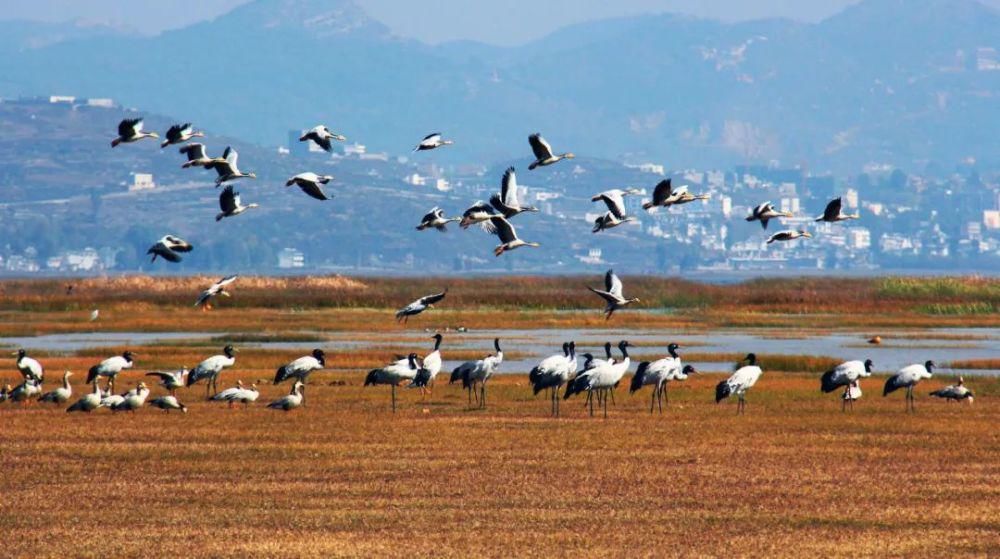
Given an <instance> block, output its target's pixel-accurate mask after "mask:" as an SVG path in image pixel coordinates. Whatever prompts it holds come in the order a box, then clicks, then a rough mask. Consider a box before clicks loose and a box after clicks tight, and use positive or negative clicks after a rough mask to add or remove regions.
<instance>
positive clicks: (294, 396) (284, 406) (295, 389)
mask: <svg viewBox="0 0 1000 559" xmlns="http://www.w3.org/2000/svg"><path fill="white" fill-rule="evenodd" d="M303 386H305V385H304V384H302V381H300V380H297V381H295V384H293V385H292V391H291V392H290V393H289V394H287V395H285V396H282V397H281V398H278V399H277V400H275V401H273V402H271V403H270V404H268V405H267V407H268V408H269V409H272V410H282V411H291V410H294V409H295V408H297V407H299V406H301V405H302V400H303V397H302V387H303Z"/></svg>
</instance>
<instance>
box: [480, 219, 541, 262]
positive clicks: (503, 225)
mask: <svg viewBox="0 0 1000 559" xmlns="http://www.w3.org/2000/svg"><path fill="white" fill-rule="evenodd" d="M490 223H491V224H492V226H493V232H494V234H495V235H496V236H497V238H498V239H500V244H499V245H497V246H496V248H494V249H493V256H500V255H501V254H503V253H505V252H507V251H510V250H514V249H516V248H520V247H540V246H542V245H541V244H539V243H535V242H531V241H524V240H521V239H520V238H519V237H518V236H517V230H516V229H514V226H513V225H511V223H510V222H509V221H507V218H505V217H503V216H500V215H497V216H493V217H491V218H490Z"/></svg>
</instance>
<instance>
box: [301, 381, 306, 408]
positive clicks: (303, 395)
mask: <svg viewBox="0 0 1000 559" xmlns="http://www.w3.org/2000/svg"><path fill="white" fill-rule="evenodd" d="M305 405H306V383H304V382H303V383H302V406H303V407H305Z"/></svg>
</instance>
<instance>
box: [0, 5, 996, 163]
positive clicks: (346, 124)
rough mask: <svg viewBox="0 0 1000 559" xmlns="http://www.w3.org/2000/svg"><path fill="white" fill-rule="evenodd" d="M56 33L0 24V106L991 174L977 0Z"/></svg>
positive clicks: (239, 129) (296, 15)
mask: <svg viewBox="0 0 1000 559" xmlns="http://www.w3.org/2000/svg"><path fill="white" fill-rule="evenodd" d="M58 27H59V26H46V25H44V24H35V25H34V26H33V27H32V28H26V27H23V26H22V27H18V26H17V25H16V24H14V23H10V22H8V23H3V24H0V29H2V30H7V31H8V32H7V33H5V38H4V39H3V40H0V76H2V77H0V96H4V97H11V96H18V95H50V94H67V95H77V96H82V97H113V98H115V99H116V100H118V101H120V102H122V103H124V104H125V105H127V106H137V107H140V108H141V109H143V110H149V111H153V112H158V113H162V114H171V115H183V117H184V118H185V119H191V120H193V121H195V122H197V123H199V124H200V125H202V126H204V127H207V128H210V129H213V130H215V131H217V132H218V133H221V134H226V135H230V136H235V137H240V138H243V139H245V140H250V141H254V142H257V143H260V144H263V145H276V144H281V143H284V142H285V140H286V138H287V133H288V130H289V129H290V128H294V127H299V126H307V125H311V124H312V123H315V122H328V123H330V124H332V125H334V126H335V127H336V128H338V129H340V130H342V131H344V133H345V134H347V135H348V137H349V138H351V139H357V140H358V141H361V142H362V143H365V144H367V145H368V146H369V147H370V149H374V150H386V151H389V152H390V153H400V152H402V151H405V148H406V147H408V146H410V145H412V144H413V143H414V141H415V139H418V138H419V137H422V136H423V135H424V134H425V133H426V132H428V131H430V130H436V129H443V130H445V131H447V132H448V133H449V134H450V135H451V136H453V137H455V138H456V140H457V145H456V146H455V148H454V149H453V150H450V151H449V152H448V153H446V154H442V157H443V158H445V160H450V161H452V162H458V161H469V160H472V161H478V162H485V163H490V162H494V161H499V160H504V159H508V158H511V157H514V156H520V155H521V154H522V152H523V151H524V150H525V148H526V143H525V137H526V135H527V134H528V133H530V132H533V131H535V130H541V131H543V132H545V133H546V135H547V136H548V137H549V138H550V140H552V141H553V142H554V143H557V144H558V145H563V146H566V147H567V149H572V150H573V151H575V152H577V153H578V154H585V155H592V156H598V157H605V158H610V159H624V160H635V161H640V160H649V159H651V160H656V161H665V162H668V164H670V165H672V166H676V167H693V166H698V167H725V166H728V165H732V164H734V163H740V162H766V161H769V160H772V159H779V160H782V161H783V162H785V163H789V164H803V165H805V166H808V167H809V168H811V169H814V170H833V171H837V172H854V171H857V169H858V168H860V167H861V166H862V165H864V164H867V163H871V162H880V163H889V164H893V165H897V166H900V167H903V168H906V169H921V168H923V166H925V165H926V164H927V163H929V162H934V163H937V164H939V165H943V166H944V167H945V168H951V167H953V166H954V165H955V164H956V163H958V162H960V161H963V160H967V159H969V158H974V159H975V160H976V161H977V163H978V165H979V167H980V168H981V169H991V168H996V167H998V166H1000V165H998V163H1000V157H998V155H997V154H1000V139H998V137H997V135H996V134H994V133H993V131H992V130H991V127H988V126H983V125H982V123H984V122H997V121H998V118H1000V104H998V103H997V102H996V96H997V94H998V92H1000V57H998V54H997V51H996V50H995V49H998V48H1000V16H998V14H997V13H996V12H995V11H994V10H992V9H991V8H987V7H985V6H983V5H981V4H979V3H976V2H973V1H971V0H947V1H946V0H865V1H863V2H861V3H860V4H858V5H855V6H853V7H851V8H848V9H847V10H845V11H844V12H843V13H841V14H838V15H836V16H834V17H831V18H829V19H827V20H825V21H823V22H820V23H818V24H804V23H796V22H792V21H787V20H768V21H758V22H749V23H738V24H724V23H719V22H714V21H707V20H700V19H695V18H691V17H681V16H672V15H658V16H643V17H636V18H625V19H617V20H605V21H598V22H593V23H587V24H582V25H577V26H572V27H569V28H566V29H563V30H560V31H557V32H556V33H553V34H552V35H550V36H548V37H546V38H544V39H542V40H539V41H535V42H532V43H530V44H527V45H524V46H521V47H516V48H500V47H493V46H489V45H483V44H479V43H473V42H461V43H449V44H443V45H438V46H429V45H426V44H422V43H420V42H417V41H413V40H405V39H400V38H398V37H395V36H393V35H392V33H391V32H390V30H389V29H388V28H387V27H385V26H384V25H382V24H381V23H379V22H377V21H375V20H374V19H372V18H370V17H368V16H367V14H366V13H365V12H364V11H363V10H362V9H361V8H359V7H358V6H357V5H356V4H354V3H353V2H350V1H349V0H256V1H253V2H251V3H249V4H246V5H244V6H241V7H239V8H237V9H235V10H233V11H232V12H231V13H229V14H226V15H224V16H221V17H219V18H217V19H215V20H214V21H209V22H203V23H199V24H196V25H192V26H190V27H187V28H184V29H180V30H177V31H171V32H166V33H163V34H161V35H158V36H155V37H139V36H135V35H131V34H128V33H127V32H121V31H117V30H113V29H108V28H96V29H75V30H74V29H72V28H71V29H69V30H67V29H66V28H67V26H61V30H59V29H57V28H58ZM14 30H17V33H14ZM57 31H58V32H57Z"/></svg>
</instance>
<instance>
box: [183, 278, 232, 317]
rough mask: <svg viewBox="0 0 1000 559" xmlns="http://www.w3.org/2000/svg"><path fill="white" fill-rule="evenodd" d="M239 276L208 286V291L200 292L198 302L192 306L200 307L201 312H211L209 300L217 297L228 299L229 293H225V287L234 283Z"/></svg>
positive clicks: (223, 279)
mask: <svg viewBox="0 0 1000 559" xmlns="http://www.w3.org/2000/svg"><path fill="white" fill-rule="evenodd" d="M238 277H239V276H237V275H232V276H226V277H224V278H222V279H220V280H219V281H217V282H215V283H213V284H212V285H210V286H208V289H206V290H204V291H202V292H201V295H199V296H198V300H197V301H195V302H194V306H196V307H201V309H202V310H204V311H207V310H211V308H212V305H211V300H212V298H213V297H216V296H217V295H222V296H223V297H229V292H228V291H226V286H227V285H229V284H231V283H233V282H234V281H236V279H237V278H238Z"/></svg>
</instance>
